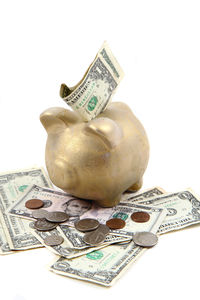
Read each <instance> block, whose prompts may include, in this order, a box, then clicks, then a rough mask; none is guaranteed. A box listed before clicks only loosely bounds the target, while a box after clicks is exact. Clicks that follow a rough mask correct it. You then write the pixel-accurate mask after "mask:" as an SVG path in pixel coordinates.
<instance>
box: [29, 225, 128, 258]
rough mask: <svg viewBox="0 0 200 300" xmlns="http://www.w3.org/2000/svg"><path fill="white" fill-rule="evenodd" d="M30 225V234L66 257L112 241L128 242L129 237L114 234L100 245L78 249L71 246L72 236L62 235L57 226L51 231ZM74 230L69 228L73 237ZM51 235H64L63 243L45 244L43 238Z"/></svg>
mask: <svg viewBox="0 0 200 300" xmlns="http://www.w3.org/2000/svg"><path fill="white" fill-rule="evenodd" d="M30 225H31V229H30V230H31V232H32V234H33V235H34V236H35V237H36V238H37V239H38V240H39V241H40V242H41V244H43V245H44V246H45V247H46V248H47V249H48V250H50V251H51V252H53V253H54V254H56V255H60V256H63V257H66V258H68V259H70V258H74V257H78V256H81V255H84V254H86V253H89V252H91V251H94V250H98V249H101V248H104V247H106V246H108V245H111V244H114V243H120V242H125V241H127V242H130V239H128V238H126V239H124V238H122V237H119V236H114V237H110V238H107V239H106V241H105V242H104V243H103V244H101V245H98V246H95V247H83V248H79V249H78V248H74V247H73V246H72V243H71V241H72V238H70V239H68V238H67V236H65V235H63V234H62V233H61V234H60V232H59V230H58V229H59V227H58V228H56V229H54V230H51V231H38V230H36V229H35V228H33V226H32V224H30ZM74 231H75V229H74V228H69V232H71V233H72V234H73V238H74V239H75V238H76V237H75V234H74ZM51 235H55V236H63V237H64V241H63V243H62V244H61V245H58V246H47V245H46V244H45V238H46V237H48V236H51ZM74 244H75V242H74Z"/></svg>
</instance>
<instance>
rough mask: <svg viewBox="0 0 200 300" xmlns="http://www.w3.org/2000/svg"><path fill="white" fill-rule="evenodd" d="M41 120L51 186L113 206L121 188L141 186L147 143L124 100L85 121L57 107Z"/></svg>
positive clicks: (141, 127) (102, 204)
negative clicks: (45, 133)
mask: <svg viewBox="0 0 200 300" xmlns="http://www.w3.org/2000/svg"><path fill="white" fill-rule="evenodd" d="M40 120H41V122H42V124H43V126H44V127H45V129H46V131H47V133H48V139H47V144H46V155H45V157H46V167H47V171H48V173H49V177H50V179H51V181H52V182H53V183H54V184H55V185H56V186H58V187H59V188H61V189H62V190H64V191H66V192H68V193H70V194H72V195H74V196H76V197H79V198H83V199H90V200H95V201H96V202H97V203H98V204H99V205H100V206H103V207H113V206H115V205H116V204H118V203H119V201H120V198H121V195H122V193H123V192H124V191H126V190H132V191H137V190H138V189H140V187H141V186H142V177H143V174H144V171H145V169H146V167H147V163H148V159H149V143H148V139H147V136H146V133H145V130H144V128H143V126H142V124H141V123H140V122H139V121H138V119H137V118H136V117H135V116H134V115H133V113H132V111H131V109H130V108H129V107H128V106H127V105H126V104H124V103H121V102H112V103H111V104H109V105H108V106H107V108H106V109H105V110H104V112H103V113H101V114H99V115H98V116H97V117H96V118H95V119H93V120H91V121H89V122H85V121H83V120H82V119H81V117H80V116H79V115H78V114H77V113H76V112H74V111H70V110H67V109H64V108H60V107H53V108H49V109H47V110H46V111H44V112H43V113H42V114H41V116H40Z"/></svg>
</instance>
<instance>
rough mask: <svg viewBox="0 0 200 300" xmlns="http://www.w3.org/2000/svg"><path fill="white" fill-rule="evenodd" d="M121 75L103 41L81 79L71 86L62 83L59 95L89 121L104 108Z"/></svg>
mask: <svg viewBox="0 0 200 300" xmlns="http://www.w3.org/2000/svg"><path fill="white" fill-rule="evenodd" d="M123 76H124V74H123V71H122V69H121V67H120V65H119V63H118V62H117V60H116V59H115V57H114V55H113V54H112V52H111V50H110V48H109V46H108V44H107V43H106V42H104V44H103V46H102V47H101V49H100V50H99V52H98V53H97V55H96V57H95V59H94V61H93V63H92V64H91V65H90V67H89V68H88V70H87V71H86V73H85V75H84V77H83V79H82V80H81V81H80V82H79V83H78V84H77V85H76V86H75V87H72V88H69V87H68V86H67V85H66V84H62V85H61V88H60V96H61V97H62V98H63V100H64V101H65V102H66V103H67V104H68V105H70V106H71V107H72V109H74V110H75V111H76V112H78V113H79V114H80V115H81V116H82V117H83V119H84V120H87V121H89V120H91V119H93V118H95V117H96V116H97V115H98V114H100V113H101V112H102V111H103V110H104V109H105V108H106V106H107V104H108V102H109V101H110V100H111V97H112V95H113V94H114V92H115V91H116V88H117V86H118V85H119V83H120V81H121V79H122V78H123Z"/></svg>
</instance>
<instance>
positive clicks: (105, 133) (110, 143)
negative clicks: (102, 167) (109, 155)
mask: <svg viewBox="0 0 200 300" xmlns="http://www.w3.org/2000/svg"><path fill="white" fill-rule="evenodd" d="M85 131H86V132H87V133H90V134H93V135H96V136H97V137H98V138H100V139H101V140H102V141H103V142H104V144H105V145H106V146H107V147H108V148H109V149H113V148H115V147H116V146H117V145H118V144H119V143H120V141H121V140H122V137H123V132H122V129H121V128H120V127H119V126H118V125H117V123H116V122H115V121H113V120H111V119H109V118H97V119H93V120H92V121H90V122H88V123H87V125H86V127H85Z"/></svg>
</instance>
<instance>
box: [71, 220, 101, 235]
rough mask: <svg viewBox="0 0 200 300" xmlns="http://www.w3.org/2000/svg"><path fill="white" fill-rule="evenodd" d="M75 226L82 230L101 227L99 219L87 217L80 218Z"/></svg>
mask: <svg viewBox="0 0 200 300" xmlns="http://www.w3.org/2000/svg"><path fill="white" fill-rule="evenodd" d="M74 226H75V228H76V229H77V230H79V231H82V232H87V231H91V230H95V229H96V228H97V227H99V221H98V220H96V219H91V218H86V219H82V220H79V221H78V222H76V223H75V224H74Z"/></svg>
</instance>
